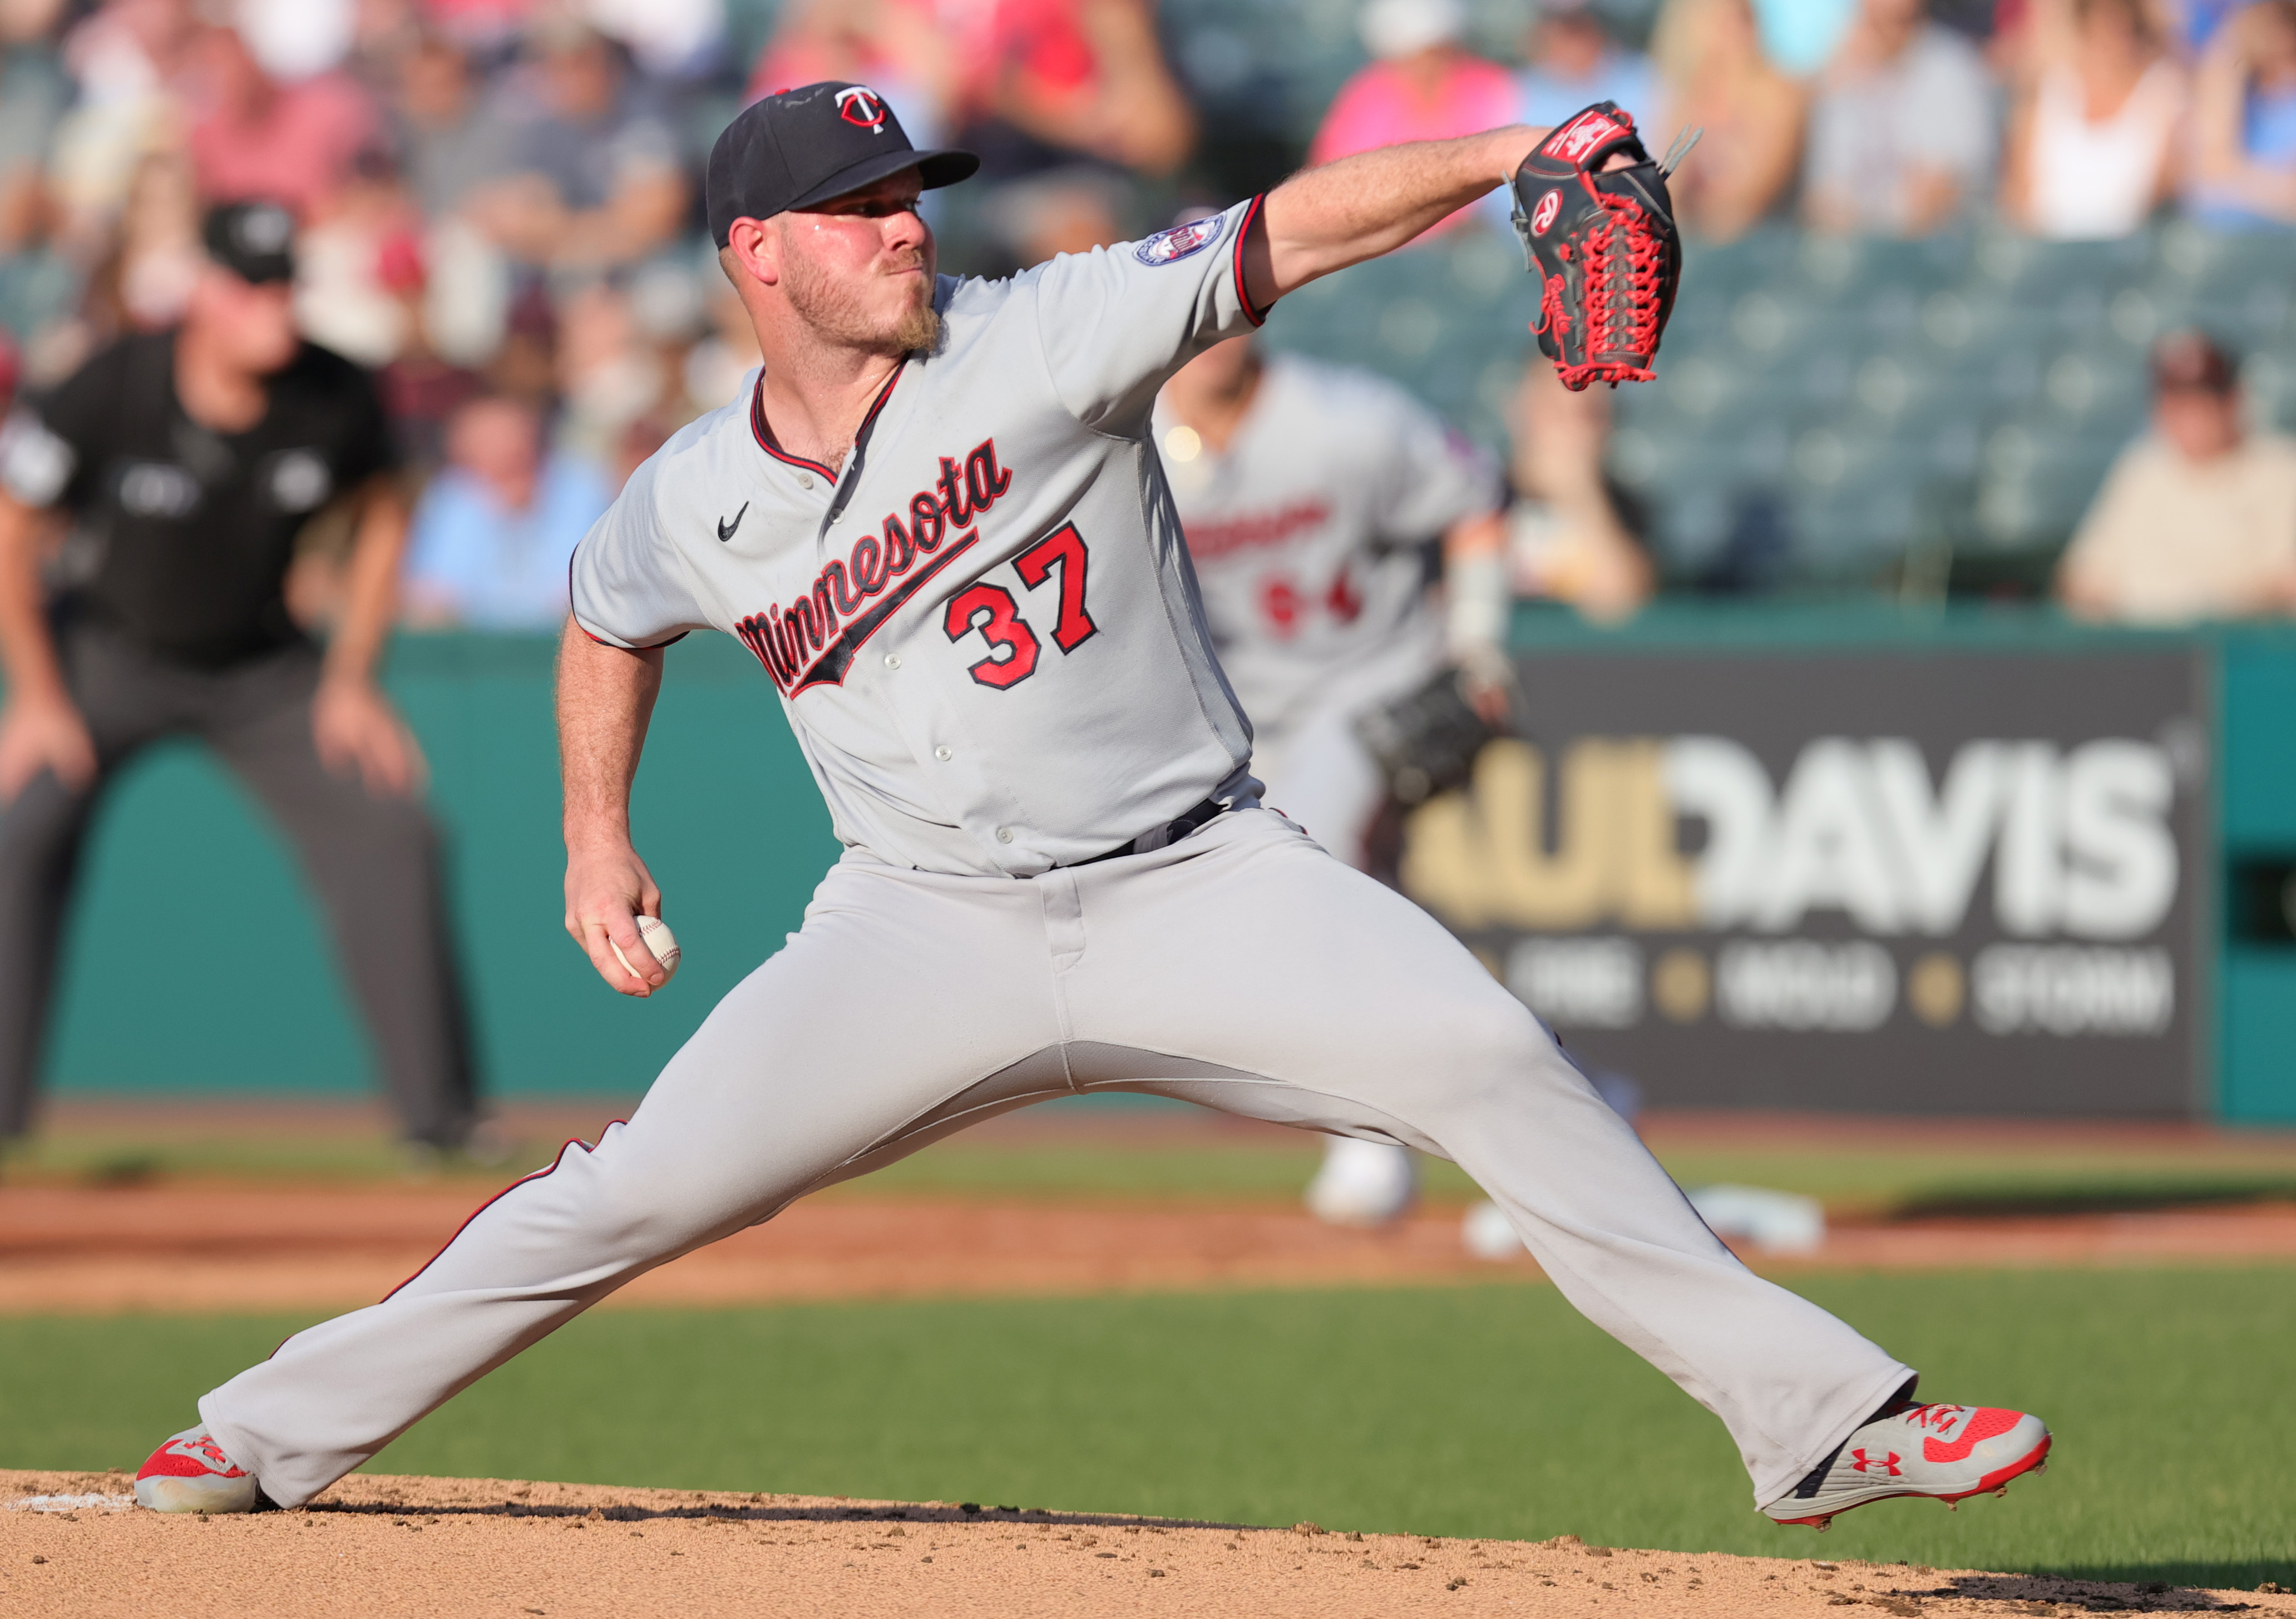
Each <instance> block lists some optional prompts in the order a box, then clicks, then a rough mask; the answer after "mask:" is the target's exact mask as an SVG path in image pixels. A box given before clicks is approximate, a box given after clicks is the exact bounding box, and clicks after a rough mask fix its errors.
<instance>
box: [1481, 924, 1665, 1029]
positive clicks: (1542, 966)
mask: <svg viewBox="0 0 2296 1619" xmlns="http://www.w3.org/2000/svg"><path fill="white" fill-rule="evenodd" d="M1506 983H1507V988H1509V989H1510V990H1513V992H1514V994H1515V998H1516V999H1517V1000H1519V1001H1521V1002H1522V1003H1523V1004H1524V1005H1525V1006H1528V1007H1529V1008H1530V1010H1532V1011H1534V1012H1537V1013H1538V1015H1539V1016H1540V1017H1542V1018H1546V1021H1547V1022H1549V1023H1551V1024H1554V1025H1556V1026H1559V1027H1569V1028H1597V1029H1627V1028H1632V1027H1634V1026H1635V1025H1636V1024H1637V1023H1640V1022H1641V1021H1642V1017H1643V953H1642V948H1641V946H1639V945H1637V944H1636V943H1635V942H1634V941H1633V940H1632V939H1622V938H1617V937H1609V938H1594V939H1524V940H1522V941H1521V943H1520V944H1516V945H1515V947H1514V948H1513V950H1511V951H1509V952H1508V953H1507V962H1506Z"/></svg>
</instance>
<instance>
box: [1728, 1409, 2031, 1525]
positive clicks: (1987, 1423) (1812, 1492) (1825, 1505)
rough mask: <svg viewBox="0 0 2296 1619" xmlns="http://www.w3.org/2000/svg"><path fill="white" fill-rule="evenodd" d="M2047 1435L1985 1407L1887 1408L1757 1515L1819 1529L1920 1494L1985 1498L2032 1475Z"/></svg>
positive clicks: (2015, 1414) (1950, 1499)
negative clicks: (1870, 1506) (1868, 1507)
mask: <svg viewBox="0 0 2296 1619" xmlns="http://www.w3.org/2000/svg"><path fill="white" fill-rule="evenodd" d="M2049 1443H2050V1442H2049V1430H2048V1427H2047V1425H2046V1424H2045V1423H2043V1422H2042V1420H2041V1419H2039V1418H2038V1417H2033V1416H2029V1415H2027V1414H2026V1413H2025V1412H2023V1411H2005V1410H1996V1409H1995V1408H1993V1407H1991V1406H1984V1405H1915V1404H1914V1403H1912V1402H1910V1401H1909V1402H1906V1403H1904V1404H1902V1405H1896V1406H1892V1407H1891V1408H1890V1409H1889V1410H1885V1411H1883V1412H1882V1414H1881V1415H1880V1416H1878V1417H1876V1418H1874V1419H1873V1420H1872V1421H1871V1422H1868V1423H1866V1425H1865V1426H1864V1427H1860V1428H1859V1429H1857V1432H1855V1433H1853V1434H1851V1435H1849V1438H1847V1439H1845V1440H1843V1441H1842V1442H1841V1448H1840V1449H1839V1450H1837V1451H1834V1452H1833V1455H1831V1456H1829V1457H1827V1458H1826V1459H1825V1461H1824V1462H1822V1463H1820V1464H1819V1465H1818V1467H1817V1468H1815V1469H1814V1470H1813V1471H1812V1472H1811V1473H1810V1476H1808V1478H1805V1479H1803V1480H1802V1481H1801V1483H1800V1484H1798V1485H1796V1486H1795V1488H1794V1490H1793V1492H1792V1494H1789V1495H1782V1496H1780V1497H1779V1498H1778V1499H1777V1500H1774V1501H1772V1502H1770V1503H1769V1505H1767V1506H1766V1507H1764V1508H1763V1509H1762V1510H1763V1511H1764V1512H1766V1513H1767V1514H1768V1515H1769V1516H1770V1517H1772V1518H1775V1520H1776V1521H1777V1522H1779V1523H1781V1524H1808V1525H1811V1526H1812V1527H1813V1528H1817V1529H1823V1528H1825V1526H1826V1525H1828V1524H1830V1523H1832V1522H1833V1515H1834V1514H1835V1513H1837V1512H1847V1511H1849V1509H1850V1508H1852V1507H1862V1506H1864V1505H1865V1504H1866V1502H1868V1501H1879V1500H1889V1499H1890V1497H1891V1496H1893V1495H1923V1496H1928V1497H1930V1498H1931V1499H1932V1500H1941V1501H1943V1502H1945V1504H1946V1505H1947V1506H1948V1507H1950V1506H1952V1505H1954V1504H1955V1503H1956V1502H1957V1501H1963V1500H1967V1499H1969V1497H1971V1496H1972V1495H1983V1494H1985V1493H1987V1492H1992V1493H1993V1494H1996V1495H2006V1494H2008V1493H2009V1481H2010V1480H2011V1479H2013V1478H2015V1477H2017V1476H2019V1475H2020V1474H2023V1473H2031V1472H2035V1471H2038V1470H2039V1469H2040V1468H2042V1466H2043V1465H2044V1464H2045V1463H2046V1460H2047V1459H2048V1454H2049Z"/></svg>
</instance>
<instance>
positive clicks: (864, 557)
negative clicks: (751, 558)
mask: <svg viewBox="0 0 2296 1619" xmlns="http://www.w3.org/2000/svg"><path fill="white" fill-rule="evenodd" d="M1012 483H1013V474H1012V472H1011V471H1010V470H1007V469H1005V468H1004V467H1001V466H999V465H998V464H997V460H996V441H995V440H994V439H984V440H982V441H981V443H980V444H979V445H977V446H974V448H973V449H972V452H971V453H970V454H967V455H966V456H965V457H964V461H963V462H959V461H958V460H957V459H956V457H955V456H950V455H944V456H942V457H941V458H940V477H939V479H938V480H937V482H936V484H935V486H934V487H933V488H931V489H923V490H920V491H918V493H917V494H916V495H915V496H914V498H913V499H912V500H911V501H910V502H909V508H908V511H907V514H906V519H904V517H903V515H902V514H900V513H898V512H895V513H889V514H888V515H887V516H886V518H885V521H884V524H883V527H882V531H881V533H880V534H865V535H863V536H861V537H860V538H859V539H858V540H856V541H855V542H854V543H853V546H852V549H851V551H850V552H849V554H848V555H847V556H846V557H845V558H844V559H843V560H838V561H832V562H831V563H830V564H828V566H826V567H825V568H823V569H822V570H821V572H820V574H819V576H817V577H816V579H815V581H814V585H813V588H812V589H811V590H810V591H809V592H808V593H806V594H805V595H803V596H800V597H799V598H798V599H797V600H796V601H792V602H790V603H789V604H787V605H786V606H775V607H769V608H767V609H766V610H765V611H764V612H762V613H752V614H751V615H750V617H746V618H744V619H742V621H741V623H740V624H739V625H738V626H735V627H736V629H737V631H738V633H739V634H740V635H741V637H742V642H744V643H745V644H746V645H747V646H748V647H749V649H750V651H752V652H754V653H756V654H757V658H758V662H759V663H761V664H763V665H765V666H766V670H767V673H768V674H770V675H772V676H773V677H774V683H775V685H776V686H778V687H780V688H781V691H782V694H783V696H784V697H795V696H796V695H797V694H798V693H799V692H800V691H804V690H806V688H808V686H819V685H837V684H840V683H842V682H843V681H844V679H845V675H846V671H847V670H849V669H850V668H851V667H852V666H853V659H854V657H855V655H856V654H857V653H858V651H859V650H860V649H861V646H862V643H863V642H866V641H867V640H868V639H869V637H870V636H871V635H873V634H875V633H876V632H877V630H878V629H879V628H880V627H881V626H883V624H884V623H885V621H886V620H887V619H889V618H890V617H892V616H893V615H894V614H896V613H898V611H900V609H902V607H904V606H905V605H906V603H907V602H908V601H910V600H911V599H912V598H914V596H915V595H917V593H919V592H921V591H922V590H923V589H924V587H925V586H926V585H928V584H930V583H931V581H932V580H933V579H935V578H937V577H939V576H940V575H941V574H943V573H945V572H947V571H948V570H949V568H951V566H952V565H953V564H954V563H955V561H956V560H957V559H958V558H960V557H962V556H964V555H965V553H967V552H971V551H972V549H973V548H974V546H975V545H977V544H979V542H980V527H979V525H980V517H981V515H982V514H983V513H985V512H986V511H988V509H989V508H990V507H992V506H994V505H995V504H996V502H997V500H998V498H999V497H1000V496H1002V495H1004V493H1005V491H1006V490H1007V489H1008V488H1010V487H1012ZM1091 568H1092V556H1091V551H1090V548H1089V547H1088V546H1087V544H1086V543H1085V538H1084V536H1082V535H1081V534H1079V533H1078V532H1077V527H1076V525H1075V524H1074V523H1062V525H1061V526H1060V527H1057V528H1055V529H1054V530H1053V531H1052V532H1051V533H1050V534H1048V535H1046V536H1044V537H1043V538H1041V539H1039V540H1037V542H1036V543H1035V544H1031V545H1029V547H1027V548H1026V549H1025V550H1023V551H1022V552H1021V553H1020V554H1019V555H1018V556H1016V557H1014V558H1013V572H1014V573H1015V574H1017V575H1018V576H1019V577H1020V583H1021V588H1022V589H1023V590H1025V591H1027V592H1029V593H1031V594H1032V595H1033V594H1035V593H1037V592H1039V591H1040V590H1045V593H1046V597H1047V598H1048V599H1049V601H1048V604H1049V605H1051V606H1053V608H1054V612H1055V614H1056V617H1054V623H1053V629H1052V640H1053V644H1054V646H1056V647H1058V648H1059V649H1060V650H1061V651H1062V653H1063V654H1066V653H1069V652H1073V651H1075V650H1077V649H1078V647H1080V646H1082V645H1083V644H1084V643H1085V642H1087V641H1089V640H1091V639H1092V638H1093V636H1094V635H1095V634H1098V633H1099V630H1100V626H1098V625H1097V624H1095V623H1094V622H1093V617H1092V611H1091V609H1090V608H1089V607H1088V606H1087V594H1088V592H1089V589H1090V574H1091ZM960 576H961V574H960ZM1046 586H1050V587H1052V588H1051V589H1049V590H1046V589H1045V587H1046ZM1039 622H1041V618H1040V619H1039ZM941 628H942V630H943V631H944V632H945V633H946V634H947V636H948V639H949V640H950V641H951V642H964V640H966V638H967V637H973V638H975V644H976V645H977V646H979V647H980V650H982V651H983V652H984V653H985V654H986V655H985V656H983V657H982V658H980V659H979V660H978V661H977V662H975V663H973V664H972V666H970V667H969V668H968V669H967V671H966V673H968V674H969V675H972V678H973V680H974V681H975V682H977V683H980V685H983V686H986V687H988V688H989V689H990V690H991V691H1009V690H1011V689H1012V688H1013V687H1014V686H1017V685H1019V684H1020V683H1021V682H1022V681H1024V680H1027V679H1028V678H1029V676H1030V675H1034V674H1035V673H1036V672H1037V666H1038V665H1039V664H1040V663H1042V662H1043V660H1044V655H1045V647H1044V642H1043V641H1042V640H1041V639H1040V638H1039V637H1038V635H1037V632H1036V631H1035V630H1034V629H1031V628H1030V627H1029V623H1028V621H1027V620H1026V619H1024V618H1023V617H1021V602H1020V601H1019V599H1018V598H1016V597H1015V596H1014V595H1013V592H1012V591H1011V590H1009V589H1007V588H1006V587H1005V586H1004V585H992V584H989V583H988V581H986V580H985V579H984V580H978V581H976V582H975V583H973V584H972V585H967V586H966V587H965V588H964V589H963V590H960V591H958V592H957V593H955V595H954V596H952V597H950V598H949V601H948V604H947V607H946V608H945V609H943V610H942V613H941Z"/></svg>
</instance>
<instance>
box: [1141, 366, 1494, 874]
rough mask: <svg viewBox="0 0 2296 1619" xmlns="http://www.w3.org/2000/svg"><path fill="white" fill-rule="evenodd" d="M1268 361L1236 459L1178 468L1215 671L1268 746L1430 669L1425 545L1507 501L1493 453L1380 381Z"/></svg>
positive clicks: (1233, 450) (1433, 652) (1434, 656)
mask: <svg viewBox="0 0 2296 1619" xmlns="http://www.w3.org/2000/svg"><path fill="white" fill-rule="evenodd" d="M1265 364H1266V369H1265V370H1264V371H1263V372H1261V374H1260V380H1259V392H1258V393H1257V394H1256V395H1255V396H1254V397H1253V399H1252V401H1251V409H1250V411H1249V412H1247V413H1246V414H1245V416H1244V418H1243V421H1242V422H1241V423H1240V424H1239V425H1238V426H1237V428H1236V431H1235V436H1234V438H1233V439H1231V440H1230V441H1229V443H1228V446H1227V449H1226V453H1225V454H1219V453H1216V452H1214V451H1213V450H1212V449H1211V447H1210V446H1208V445H1207V446H1204V447H1203V448H1202V450H1201V453H1200V454H1197V455H1196V456H1195V457H1194V459H1193V460H1191V461H1185V462H1177V463H1175V464H1174V465H1173V466H1172V467H1171V469H1170V473H1171V479H1172V492H1173V495H1174V496H1175V498H1176V501H1177V506H1178V510H1179V513H1180V521H1181V523H1182V524H1183V526H1184V527H1185V528H1186V530H1187V536H1188V552H1189V554H1190V556H1191V557H1192V558H1193V560H1194V563H1195V568H1196V577H1197V579H1198V580H1199V582H1200V583H1201V587H1202V590H1203V597H1204V609H1205V612H1206V615H1207V617H1209V619H1210V624H1211V627H1212V640H1213V644H1214V645H1216V646H1217V647H1218V650H1219V658H1220V666H1221V667H1222V668H1223V669H1225V670H1226V673H1227V677H1228V679H1229V681H1230V682H1231V683H1234V687H1235V691H1236V694H1237V696H1238V697H1239V698H1240V699H1242V703H1243V706H1244V710H1245V712H1246V713H1248V714H1250V715H1251V720H1252V724H1253V726H1254V728H1255V730H1256V731H1257V732H1258V733H1259V736H1260V738H1261V739H1262V740H1266V739H1267V737H1269V736H1270V735H1272V734H1274V733H1276V732H1282V731H1284V730H1287V729H1289V728H1291V727H1292V726H1294V725H1296V724H1299V723H1300V720H1301V718H1302V717H1303V716H1304V715H1306V714H1307V713H1308V711H1310V710H1320V709H1323V708H1325V707H1333V706H1338V707H1357V706H1360V705H1361V704H1362V703H1363V702H1365V701H1366V700H1377V699H1382V698H1385V697H1387V696H1389V695H1390V694H1391V693H1393V692H1396V691H1405V690H1408V689H1409V688H1411V687H1413V686H1415V685H1417V684H1419V683H1421V682H1423V681H1424V680H1425V679H1426V678H1427V677H1428V676H1429V675H1432V674H1433V673H1434V672H1435V670H1436V669H1437V667H1439V666H1440V665H1441V663H1442V660H1443V654H1444V645H1443V622H1442V618H1441V617H1440V616H1439V614H1437V613H1435V612H1434V611H1432V610H1431V609H1430V607H1429V604H1428V597H1427V566H1426V563H1427V559H1426V555H1425V553H1424V552H1423V549H1422V546H1423V542H1426V541H1431V540H1433V539H1435V538H1437V537H1438V536H1440V535H1441V534H1442V533H1443V532H1444V531H1445V530H1446V529H1447V528H1449V527H1451V526H1452V525H1453V524H1454V523H1456V522H1458V521H1460V520H1461V519H1464V518H1471V517H1479V516H1480V515H1482V514H1483V513H1485V512H1487V511H1492V510H1494V509H1495V508H1496V507H1497V505H1498V503H1499V477H1498V470H1497V468H1496V467H1495V466H1493V465H1492V464H1491V462H1490V460H1489V458H1488V456H1486V455H1484V454H1482V452H1481V451H1480V450H1478V449H1477V448H1476V447H1475V446H1473V445H1472V444H1470V443H1468V442H1467V441H1466V440H1465V439H1464V438H1461V437H1459V436H1458V435H1457V434H1456V433H1455V432H1453V431H1451V430H1450V429H1448V428H1447V427H1445V426H1444V424H1443V421H1442V420H1441V419H1440V418H1439V417H1438V416H1437V415H1436V414H1435V413H1433V412H1432V411H1431V410H1429V409H1428V408H1427V407H1426V406H1425V405H1422V404H1420V403H1419V401H1418V400H1416V399H1415V398H1413V397H1411V396H1410V395H1409V394H1407V393H1406V392H1405V391H1404V390H1403V389H1402V388H1398V387H1397V386H1396V385H1395V384H1394V383H1392V382H1390V381H1388V380H1386V379H1385V378H1383V377H1378V376H1374V375H1373V374H1372V373H1370V372H1362V371H1354V370H1349V369H1346V368H1343V367H1341V366H1336V365H1325V364H1319V363H1317V362H1316V361H1313V360H1307V359H1302V358H1300V357H1299V356H1293V355H1280V354H1279V355H1270V356H1268V357H1267V361H1266V362H1265ZM1159 424H1160V427H1161V426H1162V425H1164V421H1163V418H1162V417H1161V416H1159ZM1275 785H1276V786H1277V787H1278V788H1283V786H1284V784H1283V783H1282V782H1277V783H1276V784H1275ZM1276 802H1277V803H1279V804H1283V803H1285V801H1284V800H1283V799H1282V798H1280V797H1279V798H1278V799H1277V800H1276ZM1285 807H1287V808H1290V807H1292V805H1288V804H1286V805H1285ZM1308 830H1310V831H1316V832H1318V833H1324V834H1327V835H1328V834H1329V833H1330V832H1332V831H1335V830H1336V829H1323V828H1316V827H1310V828H1309V829H1308Z"/></svg>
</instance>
